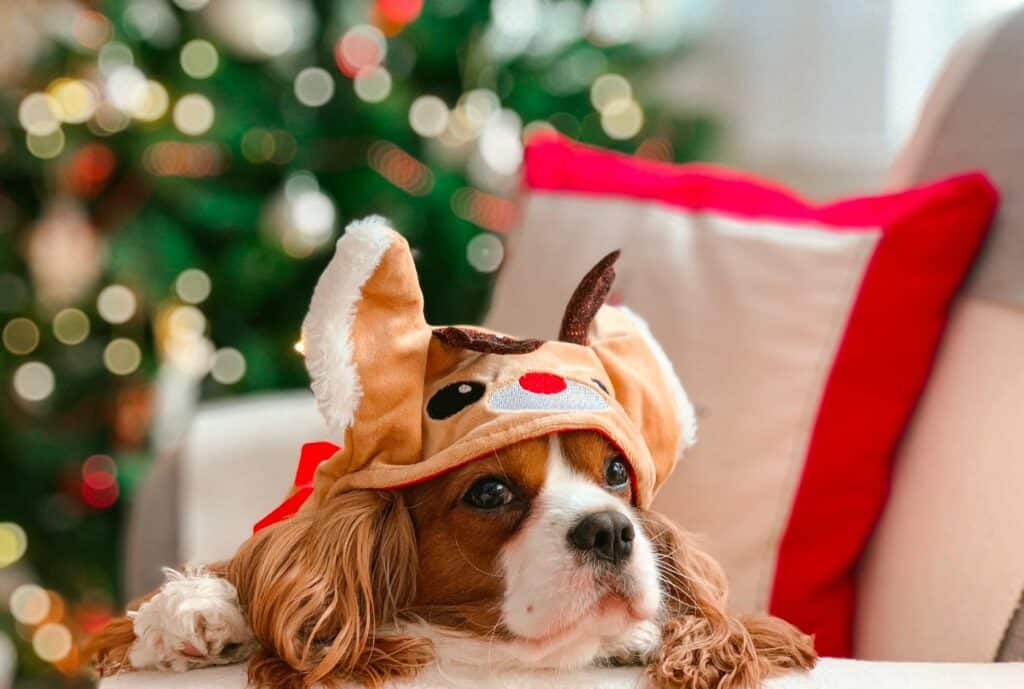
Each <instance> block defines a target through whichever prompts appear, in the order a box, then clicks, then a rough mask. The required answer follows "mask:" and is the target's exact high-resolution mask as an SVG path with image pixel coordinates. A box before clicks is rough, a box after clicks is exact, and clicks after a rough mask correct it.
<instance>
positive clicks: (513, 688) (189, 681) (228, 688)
mask: <svg viewBox="0 0 1024 689" xmlns="http://www.w3.org/2000/svg"><path fill="white" fill-rule="evenodd" d="M642 674H643V670H642V669H640V668H607V669H600V670H588V671H584V672H533V673H518V674H502V675H497V674H495V675H481V674H480V673H479V672H475V673H472V674H471V675H454V674H452V673H450V672H447V673H440V672H438V671H436V670H428V671H426V672H424V673H422V674H421V675H420V676H419V677H417V678H415V679H413V680H410V681H404V682H393V683H390V684H387V685H385V689H470V688H472V689H638V687H642V686H643V677H642ZM1022 686H1024V663H1005V664H989V665H956V664H951V663H945V664H926V663H869V662H863V661H856V660H837V659H833V658H826V659H824V660H822V661H821V663H820V664H819V665H818V667H817V668H815V669H814V670H813V671H812V672H811V673H809V674H796V675H789V676H787V677H779V678H776V679H772V680H769V681H768V682H767V683H766V684H765V686H764V689H1020V687H1022ZM245 687H246V681H245V668H244V667H243V666H241V665H229V666H227V667H221V668H213V669H209V670H195V671H192V672H185V673H182V674H174V673H161V672H139V673H131V674H124V675H120V676H117V677H112V678H110V679H107V680H105V681H103V682H101V683H100V689H245Z"/></svg>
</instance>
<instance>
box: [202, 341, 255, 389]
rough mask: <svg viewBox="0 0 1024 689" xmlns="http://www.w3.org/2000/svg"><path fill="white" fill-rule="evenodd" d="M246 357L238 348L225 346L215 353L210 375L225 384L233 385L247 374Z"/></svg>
mask: <svg viewBox="0 0 1024 689" xmlns="http://www.w3.org/2000/svg"><path fill="white" fill-rule="evenodd" d="M245 368H246V366H245V357H244V356H242V353H241V352H240V351H238V350H237V349H234V348H232V347H224V348H222V349H218V350H217V353H216V354H214V355H213V365H212V366H211V368H210V375H211V376H212V377H213V379H214V380H215V381H217V382H218V383H221V384H223V385H232V384H234V383H237V382H238V381H240V380H242V377H243V376H245Z"/></svg>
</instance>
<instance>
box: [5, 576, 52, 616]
mask: <svg viewBox="0 0 1024 689" xmlns="http://www.w3.org/2000/svg"><path fill="white" fill-rule="evenodd" d="M8 607H9V608H10V610H11V615H13V616H14V619H16V620H17V621H18V622H21V623H22V624H28V625H36V624H39V623H40V622H42V621H43V620H45V619H46V617H47V615H49V614H50V596H49V594H47V592H46V589H44V588H43V587H42V586H37V585H36V584H22V585H21V586H19V587H18V588H16V589H14V591H12V592H11V597H10V599H9V600H8Z"/></svg>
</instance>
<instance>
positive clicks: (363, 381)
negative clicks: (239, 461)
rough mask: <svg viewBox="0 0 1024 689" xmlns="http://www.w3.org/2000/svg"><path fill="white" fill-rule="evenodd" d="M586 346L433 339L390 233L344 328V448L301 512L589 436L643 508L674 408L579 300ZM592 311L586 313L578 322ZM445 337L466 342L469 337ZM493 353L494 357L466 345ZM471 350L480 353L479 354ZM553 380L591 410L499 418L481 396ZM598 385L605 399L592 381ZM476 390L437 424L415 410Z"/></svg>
mask: <svg viewBox="0 0 1024 689" xmlns="http://www.w3.org/2000/svg"><path fill="white" fill-rule="evenodd" d="M613 260H614V257H608V258H607V259H606V260H605V261H603V262H602V263H603V264H605V265H604V266H603V267H599V270H597V271H592V274H591V275H590V276H588V279H589V280H591V283H590V284H589V286H586V287H585V290H581V291H585V292H586V294H589V295H590V297H589V299H590V300H592V299H594V298H598V297H599V298H600V299H602V300H603V298H604V295H606V294H607V291H608V288H609V287H610V284H611V283H610V279H611V273H610V270H609V268H610V264H611V261H613ZM579 305H580V307H581V308H583V309H584V311H585V312H584V317H585V320H586V321H587V322H589V321H590V319H591V317H593V315H594V313H597V318H596V319H595V321H594V323H593V324H592V325H591V326H590V329H589V334H588V336H587V339H589V341H590V346H584V345H580V344H574V343H571V342H544V343H542V344H537V345H536V346H534V345H532V344H530V345H529V347H521V348H522V349H523V350H527V349H530V351H521V352H516V353H510V349H512V348H514V343H518V342H521V341H519V340H515V339H514V338H508V337H507V336H503V335H500V334H498V333H493V332H490V331H487V330H485V329H482V328H460V329H458V330H457V331H453V330H448V331H447V332H448V335H439V334H438V332H445V331H444V330H441V331H433V330H432V329H431V328H430V326H428V325H427V324H426V322H425V320H424V318H423V306H422V295H421V293H420V288H419V284H418V282H417V280H416V275H415V272H414V268H413V263H412V258H411V256H410V255H409V249H408V245H407V244H406V243H405V242H404V241H403V240H401V238H400V237H399V236H398V235H397V234H396V235H395V241H394V242H393V244H392V245H391V246H390V248H389V249H388V250H387V251H386V252H385V254H384V257H383V259H382V260H381V263H380V265H379V266H378V268H377V270H376V272H375V273H374V274H373V275H372V276H371V278H370V279H369V281H368V282H367V284H366V285H365V286H364V288H363V293H362V300H361V302H360V303H359V306H358V311H357V315H356V319H355V323H354V326H353V330H352V341H353V343H354V355H353V359H354V361H355V365H356V368H357V371H358V376H359V380H360V386H361V388H362V397H361V400H360V403H359V406H358V409H357V411H356V414H355V422H354V424H353V426H352V428H350V429H348V431H347V432H346V435H345V446H344V448H343V449H342V450H341V451H339V452H338V453H337V454H336V455H335V456H334V457H332V458H331V459H329V460H328V461H327V462H325V463H324V464H322V465H321V466H320V468H319V469H318V471H317V474H316V477H315V485H314V492H313V498H312V499H311V500H309V501H308V502H307V505H306V508H309V507H310V506H315V505H318V504H321V503H322V502H323V501H324V500H325V499H327V498H329V497H330V496H333V495H336V494H338V493H339V492H340V491H344V490H349V489H355V488H377V489H388V488H396V487H399V486H406V485H410V484H414V483H417V482H420V481H423V480H425V479H427V478H430V477H433V476H436V475H438V474H441V473H444V472H446V471H449V470H451V469H454V468H455V467H458V466H461V465H463V464H465V463H466V462H470V461H472V460H474V459H478V458H481V457H485V456H488V455H490V454H491V453H493V452H495V451H497V450H499V449H501V448H503V447H505V446H508V445H511V444H512V443H515V442H518V441H520V440H524V439H527V438H533V437H538V436H542V435H546V434H549V433H554V432H558V431H564V430H577V429H592V430H596V431H599V432H601V433H602V434H604V435H605V436H607V437H608V439H609V440H611V441H612V442H613V443H614V444H615V445H617V446H618V447H619V448H620V449H621V450H622V452H623V453H624V455H625V456H626V458H627V460H628V461H629V462H630V464H631V465H632V467H633V471H634V480H635V486H636V493H635V494H636V502H637V504H638V505H639V506H641V507H647V506H648V505H649V504H650V502H651V500H652V498H653V495H654V490H655V488H656V486H657V485H660V483H661V482H662V481H663V480H664V479H665V477H666V476H667V475H668V473H669V472H670V471H671V470H672V467H673V466H674V465H675V462H676V459H677V458H678V455H679V452H680V450H681V448H682V429H681V428H680V426H679V423H678V416H677V410H676V408H675V405H676V401H675V399H674V397H673V395H672V394H671V391H670V388H669V383H668V381H666V380H665V379H664V375H663V372H662V371H661V369H660V367H659V363H658V361H657V359H656V358H655V356H654V354H653V352H652V351H651V350H650V348H649V347H648V345H647V343H646V342H645V340H644V338H643V336H642V335H641V334H640V333H639V332H638V331H637V329H636V327H635V326H634V325H633V323H632V321H631V320H630V319H628V318H627V317H625V316H624V315H623V314H622V313H621V312H619V311H617V310H616V309H614V308H613V307H609V306H605V307H603V308H600V312H599V313H598V312H597V309H598V308H599V307H600V304H599V303H598V304H597V305H596V306H594V304H593V303H592V302H591V301H588V299H581V301H580V304H579ZM591 309H593V312H591V313H589V315H587V313H586V312H589V311H590V310H591ZM452 332H458V333H473V334H472V335H470V336H468V337H463V336H461V335H455V336H452V335H451V333H452ZM467 341H468V342H469V343H470V344H476V343H492V344H493V345H494V349H495V350H496V353H495V352H491V351H473V348H467V347H466V342H467ZM480 348H483V349H485V350H486V349H487V347H484V346H481V347H480ZM535 372H543V373H552V374H555V375H557V376H560V377H562V378H563V379H565V380H566V381H572V382H575V383H578V384H579V385H582V386H585V387H586V388H588V389H589V390H591V391H594V392H596V393H597V394H600V395H601V397H602V398H603V399H605V400H606V401H607V402H608V406H607V408H605V409H601V410H583V409H575V410H568V411H560V410H554V411H552V410H525V411H523V410H521V411H501V410H495V409H492V408H491V407H490V406H489V404H488V399H489V397H490V396H491V395H492V394H493V393H494V392H495V391H496V390H498V389H499V388H501V387H502V386H506V385H514V384H516V382H517V381H518V380H519V379H520V377H521V376H522V375H523V374H526V373H535ZM595 380H596V381H600V382H601V384H602V385H603V386H604V387H605V388H606V389H607V390H608V392H607V393H605V392H604V391H602V390H601V387H600V386H599V385H597V383H595V382H594V381H595ZM469 381H472V382H478V383H481V384H484V385H485V386H486V393H485V395H484V397H483V398H482V399H481V400H479V401H478V402H476V403H474V404H471V405H469V406H468V407H466V408H464V409H462V410H461V411H459V412H458V413H455V414H454V415H452V416H450V417H448V418H445V419H441V420H436V419H432V418H430V417H429V416H427V415H426V414H425V412H424V408H425V405H426V403H427V401H428V400H429V399H430V397H431V395H432V394H434V393H435V392H436V391H438V390H440V389H441V388H443V387H445V386H447V385H449V384H452V383H459V382H469Z"/></svg>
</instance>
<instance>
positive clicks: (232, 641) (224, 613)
mask: <svg viewBox="0 0 1024 689" xmlns="http://www.w3.org/2000/svg"><path fill="white" fill-rule="evenodd" d="M165 573H166V575H167V582H166V583H165V584H164V585H163V586H162V587H161V588H160V591H159V592H158V593H157V594H156V595H155V596H153V597H152V598H150V599H149V600H148V601H146V602H145V603H143V604H142V606H140V607H139V609H138V611H137V612H135V613H134V615H133V618H134V619H133V626H134V629H135V637H136V638H135V642H134V643H133V644H132V647H131V650H130V651H129V652H128V660H129V662H130V663H131V665H132V667H133V668H135V669H137V670H144V669H157V670H171V671H174V672H183V671H185V670H193V669H196V668H201V667H208V666H210V665H227V664H229V663H237V662H240V661H242V660H245V659H246V658H248V657H249V656H250V655H251V654H252V653H253V651H254V650H255V649H256V640H255V638H254V637H253V634H252V631H251V630H250V629H249V625H248V624H247V623H246V621H245V617H244V616H243V615H242V610H241V607H240V606H239V603H238V592H237V591H236V590H235V587H234V586H232V585H231V583H230V582H229V581H227V580H226V579H223V578H221V577H217V576H213V575H212V574H209V573H206V572H203V571H202V570H194V571H188V572H185V573H184V574H182V573H179V572H175V571H174V570H165Z"/></svg>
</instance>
